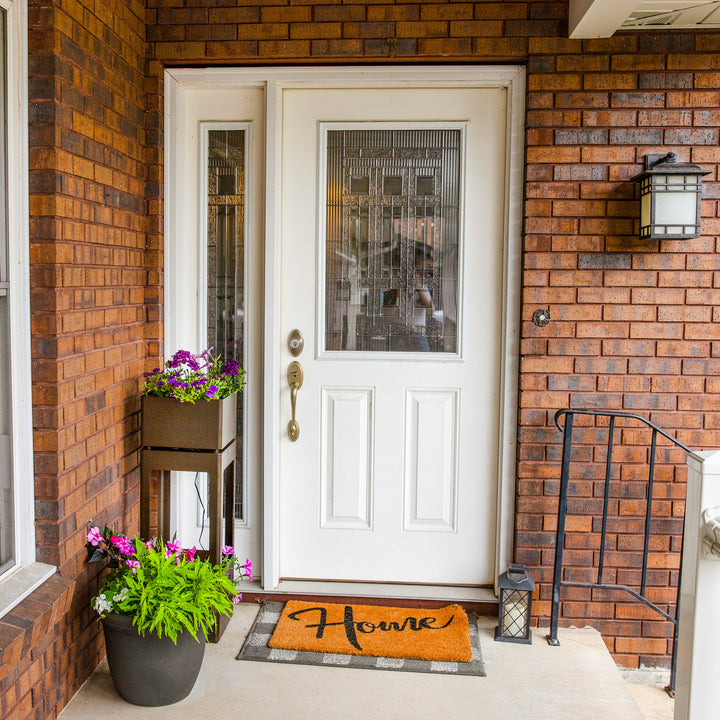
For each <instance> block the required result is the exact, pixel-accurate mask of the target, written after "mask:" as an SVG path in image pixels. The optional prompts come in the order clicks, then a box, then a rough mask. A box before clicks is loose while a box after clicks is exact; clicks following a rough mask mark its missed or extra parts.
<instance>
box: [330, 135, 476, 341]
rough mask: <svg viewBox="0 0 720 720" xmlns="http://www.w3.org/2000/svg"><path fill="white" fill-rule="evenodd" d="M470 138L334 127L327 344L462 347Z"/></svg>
mask: <svg viewBox="0 0 720 720" xmlns="http://www.w3.org/2000/svg"><path fill="white" fill-rule="evenodd" d="M461 146H462V136H461V131H460V130H459V129H432V130H422V129H420V130H418V129H412V130H410V129H407V130H402V129H397V130H328V132H327V183H328V184H327V234H326V255H325V263H326V266H325V334H324V336H325V350H333V351H337V350H340V351H361V352H366V351H373V352H433V353H457V352H458V335H457V316H458V294H459V287H458V263H459V260H458V258H459V250H460V248H459V243H460V222H459V218H460V177H461V167H460V161H461Z"/></svg>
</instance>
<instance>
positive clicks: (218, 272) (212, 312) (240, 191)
mask: <svg viewBox="0 0 720 720" xmlns="http://www.w3.org/2000/svg"><path fill="white" fill-rule="evenodd" d="M207 168H208V187H207V218H208V227H207V263H208V288H207V291H208V294H207V300H208V313H207V317H208V327H207V339H208V347H212V348H214V349H215V350H214V352H215V353H221V354H222V356H223V358H224V359H226V360H235V361H237V362H239V363H240V365H243V340H244V334H245V288H244V277H245V130H225V129H223V130H208V157H207ZM243 398H244V394H243V393H240V394H239V395H238V398H237V411H238V415H237V428H238V433H237V458H236V462H235V518H236V519H237V520H243V519H244V516H245V507H244V506H245V502H244V497H243V477H242V473H243V463H242V456H243V442H242V440H243V433H242V427H243V412H244V403H243Z"/></svg>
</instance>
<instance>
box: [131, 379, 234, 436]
mask: <svg viewBox="0 0 720 720" xmlns="http://www.w3.org/2000/svg"><path fill="white" fill-rule="evenodd" d="M236 417H237V393H236V394H235V395H231V396H230V397H226V398H223V399H222V400H198V401H197V402H196V403H195V404H193V403H189V402H180V401H179V400H175V399H174V398H162V397H147V396H145V395H143V398H142V443H143V446H145V447H155V448H180V449H190V450H222V449H223V448H224V447H226V446H227V444H228V443H229V442H231V441H232V440H234V439H235V427H236Z"/></svg>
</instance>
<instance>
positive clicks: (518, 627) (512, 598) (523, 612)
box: [500, 589, 530, 638]
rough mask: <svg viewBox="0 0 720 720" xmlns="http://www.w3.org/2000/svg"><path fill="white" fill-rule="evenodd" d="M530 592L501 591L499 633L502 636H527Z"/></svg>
mask: <svg viewBox="0 0 720 720" xmlns="http://www.w3.org/2000/svg"><path fill="white" fill-rule="evenodd" d="M529 597H530V593H528V592H527V591H524V590H505V589H503V590H502V591H501V595H500V607H501V612H502V616H501V618H500V633H501V635H502V636H503V637H513V638H524V637H526V636H527V621H528V617H527V616H528V609H529V608H528V600H529Z"/></svg>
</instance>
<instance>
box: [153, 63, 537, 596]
mask: <svg viewBox="0 0 720 720" xmlns="http://www.w3.org/2000/svg"><path fill="white" fill-rule="evenodd" d="M398 84H401V85H402V87H422V88H432V87H437V88H441V87H442V88H453V87H467V88H484V87H485V88H504V89H505V90H506V91H507V110H506V146H505V153H506V154H505V158H506V165H505V188H504V195H505V217H504V247H505V252H504V254H503V290H504V291H503V298H502V316H501V323H502V329H501V349H500V352H501V366H500V373H501V379H500V398H501V400H500V407H499V413H498V418H497V422H498V427H499V428H500V433H499V447H498V466H497V478H498V480H497V515H496V543H495V574H494V576H495V578H497V576H498V574H499V573H500V572H501V571H503V570H504V569H505V568H506V567H507V565H508V564H509V563H510V562H511V561H512V556H513V555H512V552H513V531H514V507H515V462H516V443H517V413H518V409H517V399H518V373H519V357H520V347H519V342H520V299H521V290H522V277H521V268H522V264H521V260H522V201H523V175H524V128H525V69H524V67H522V66H517V65H503V66H453V67H443V66H437V67H436V66H416V67H390V66H382V67H376V66H371V67H367V66H357V67H345V68H328V67H324V68H188V69H179V68H176V69H168V70H166V71H165V130H166V132H165V141H166V152H165V180H164V182H165V229H166V236H167V235H168V233H171V231H172V228H173V227H175V226H176V225H177V219H176V217H177V216H176V213H177V199H176V195H175V192H176V190H177V185H176V183H177V180H176V179H175V180H174V179H173V174H174V173H173V172H172V170H173V167H174V163H175V162H176V161H175V158H176V157H177V149H178V148H177V146H178V140H177V134H178V133H179V132H182V128H181V123H179V122H178V120H179V118H178V117H177V104H176V97H177V89H178V88H179V87H180V86H184V87H206V88H207V87H216V88H217V89H219V90H220V89H232V88H233V87H238V86H243V87H247V86H248V85H252V86H263V87H265V89H266V110H267V116H266V131H267V134H266V150H265V160H266V177H265V182H266V184H265V198H266V207H265V268H264V282H265V288H264V308H262V309H260V310H261V311H264V320H265V321H264V340H263V358H264V363H263V366H264V367H263V379H262V382H263V390H262V405H263V428H262V433H263V438H264V440H263V450H262V465H263V467H262V474H263V490H262V495H263V510H262V515H263V534H262V537H263V552H262V555H263V558H262V568H261V572H262V578H263V588H264V589H265V590H273V589H274V588H276V587H277V585H278V583H279V581H280V543H279V539H280V477H279V445H280V437H281V431H282V430H281V425H282V421H281V418H280V412H279V408H280V393H281V391H282V388H283V385H282V379H283V372H282V368H281V365H280V348H279V346H278V345H277V343H276V341H275V338H276V337H277V336H278V334H279V330H280V327H279V326H280V298H279V297H278V296H277V295H276V293H275V288H277V287H279V282H280V178H281V170H282V167H281V163H282V157H281V153H280V149H281V144H280V140H281V133H282V109H283V108H282V100H283V91H284V90H285V89H291V88H327V89H330V88H363V87H377V88H381V87H394V86H397V85H398ZM170 236H172V235H170ZM167 249H168V243H166V252H165V263H166V264H165V268H166V288H167V289H168V291H169V290H170V289H171V288H172V287H173V277H172V268H173V267H174V265H175V264H176V262H177V260H176V259H174V258H171V257H169V256H168V251H167ZM172 296H173V294H172V292H167V293H166V296H165V297H166V299H168V300H170V299H171V298H172ZM173 320H174V318H173V315H172V310H171V309H169V308H168V305H167V304H166V307H165V321H166V325H165V328H166V337H167V333H168V331H170V333H171V332H172V330H171V328H172V327H173V325H172V321H173ZM275 379H277V382H274V380H275ZM248 470H249V471H250V472H253V469H252V468H248ZM257 471H260V468H257Z"/></svg>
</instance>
